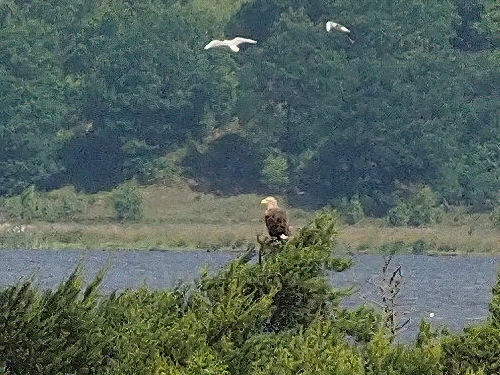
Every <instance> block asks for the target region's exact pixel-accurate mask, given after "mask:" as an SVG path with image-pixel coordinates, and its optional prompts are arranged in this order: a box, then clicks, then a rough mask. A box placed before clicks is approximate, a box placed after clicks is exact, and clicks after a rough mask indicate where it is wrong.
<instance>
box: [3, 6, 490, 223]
mask: <svg viewBox="0 0 500 375" xmlns="http://www.w3.org/2000/svg"><path fill="white" fill-rule="evenodd" d="M328 19H334V20H336V21H339V22H341V23H344V24H346V25H347V26H348V27H349V28H350V29H352V30H353V32H352V37H353V39H354V43H352V44H351V43H350V42H349V40H348V39H347V38H346V37H345V35H342V34H338V33H326V31H325V30H324V23H325V21H326V20H328ZM498 26H499V19H498V6H497V5H496V3H495V2H494V1H491V0H455V1H453V0H444V1H430V2H422V1H417V0H411V1H391V2H387V1H373V0H360V1H347V0H329V1H326V0H288V1H286V0H247V1H243V0H241V1H229V0H217V1H213V0H212V1H208V0H192V1H182V0H147V1H143V0H141V1H137V0H127V1H125V0H71V1H70V0H59V1H49V2H47V1H43V0H26V1H17V0H7V1H2V2H1V4H0V194H2V195H5V194H8V195H10V194H17V193H20V192H22V191H23V190H25V189H26V188H27V187H28V186H30V185H33V184H34V185H36V186H37V187H38V188H39V189H50V188H53V187H58V186H62V185H65V184H72V185H75V186H76V187H77V189H85V190H87V191H97V190H100V189H107V188H110V187H113V186H115V185H116V184H118V183H120V182H122V181H123V180H126V179H129V178H132V177H134V176H135V177H137V178H140V179H146V180H147V179H148V178H149V176H150V172H151V170H154V169H155V168H156V169H157V168H158V166H159V165H161V164H162V163H161V162H160V163H159V162H158V161H159V160H160V161H161V160H164V159H162V158H163V157H164V156H165V155H166V154H169V153H173V152H175V151H179V150H181V151H182V152H177V153H176V155H177V159H176V160H174V162H175V163H178V166H180V165H181V166H183V168H184V172H182V173H184V174H185V175H188V176H191V177H193V178H194V179H195V180H198V182H200V183H201V184H202V185H203V186H204V187H205V188H207V189H213V190H219V191H221V192H223V193H231V194H233V193H239V192H242V191H258V190H263V189H267V190H276V191H279V192H287V193H289V194H290V198H291V199H294V200H295V201H296V203H301V204H305V205H312V206H316V207H317V206H322V205H325V204H337V203H338V202H340V201H341V199H342V198H349V197H352V196H354V195H355V194H358V195H359V198H360V200H361V202H362V204H363V207H364V208H365V211H366V212H367V213H369V214H381V213H384V212H385V211H386V210H387V209H388V208H389V207H391V206H393V205H394V204H395V203H396V201H395V197H394V195H393V192H394V190H395V189H396V183H397V182H398V181H399V182H402V183H404V184H407V185H408V184H415V183H425V184H427V185H430V186H432V188H433V190H434V191H436V192H438V193H439V194H441V195H442V196H444V197H445V198H446V199H447V200H448V201H449V202H450V203H465V204H478V203H482V204H484V203H487V204H489V205H490V206H491V203H494V204H496V199H497V198H498V197H497V196H496V195H495V192H496V191H497V190H498V189H497V188H498V178H499V175H498V170H499V169H498V159H499V154H498V140H499V135H498V112H497V111H496V107H497V103H498V91H497V90H495V66H496V65H497V63H498V60H497V59H496V58H495V54H496V52H497V51H498V50H497V48H498V40H497V39H495V35H497V34H495V33H497V31H498ZM234 35H243V36H248V37H253V38H255V39H257V40H258V44H257V45H255V46H251V47H243V48H242V51H240V52H239V53H238V54H234V53H231V52H230V51H228V50H208V51H205V50H204V49H203V46H204V45H205V44H206V43H207V42H208V41H210V40H211V39H214V38H219V39H223V38H224V37H232V36H234ZM179 155H180V156H179ZM166 170H167V174H168V173H176V172H174V171H177V170H178V168H177V167H173V166H172V165H171V163H170V164H169V165H168V166H167V167H166ZM170 177H171V176H170ZM165 178H166V179H167V180H168V178H169V176H165ZM165 178H164V179H165ZM299 191H302V192H304V194H301V195H296V193H297V192H299Z"/></svg>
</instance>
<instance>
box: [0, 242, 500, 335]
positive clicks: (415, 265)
mask: <svg viewBox="0 0 500 375" xmlns="http://www.w3.org/2000/svg"><path fill="white" fill-rule="evenodd" d="M235 256H236V254H234V253H224V252H205V251H184V252H181V251H165V252H159V251H150V252H145V251H114V252H106V251H99V250H95V251H94V250H93V251H78V250H61V251H58V250H2V251H1V252H0V287H2V286H6V285H13V284H15V283H17V282H18V281H19V280H22V279H23V278H26V277H35V280H36V281H37V282H38V284H39V285H40V287H42V288H53V287H55V286H57V285H58V284H59V283H60V282H61V281H64V280H65V279H66V278H67V277H68V276H69V274H71V272H72V271H73V270H74V269H75V267H76V266H77V264H79V263H80V262H81V263H82V265H83V267H84V270H85V275H86V277H87V280H88V279H90V278H92V277H93V276H94V275H95V274H96V273H97V272H98V271H99V270H100V269H102V268H103V267H107V268H108V269H107V273H106V276H105V278H104V280H103V283H102V289H103V290H104V291H106V292H109V291H112V290H123V289H126V288H138V287H141V286H145V285H146V286H149V287H151V288H164V287H172V286H175V285H176V284H179V283H180V282H186V281H192V280H194V279H195V278H197V277H198V276H199V274H200V270H201V269H202V267H206V266H208V267H209V268H211V269H215V268H217V267H220V266H222V265H224V264H225V263H227V262H228V261H229V260H230V259H232V258H233V257H235ZM355 262H356V263H355V265H354V266H353V267H351V268H350V269H348V270H346V271H344V272H341V273H334V274H332V277H331V278H332V281H333V283H334V284H335V285H338V286H344V285H351V286H355V287H356V288H357V289H358V292H356V293H355V294H354V295H353V296H351V297H349V298H347V299H346V300H345V301H344V304H345V305H346V306H348V307H352V306H356V305H359V304H362V303H369V304H375V305H376V304H378V303H380V302H381V296H380V292H379V287H378V286H379V284H380V280H381V268H382V266H383V263H384V259H383V257H382V256H377V255H360V256H356V258H355ZM499 264H500V257H498V256H497V257H469V256H455V257H429V256H416V255H401V256H395V257H393V259H392V261H391V264H390V266H389V269H394V267H396V266H397V265H401V270H402V275H403V278H402V280H403V283H402V286H401V292H400V297H399V299H398V300H397V302H398V304H399V306H397V307H396V312H397V313H398V314H399V315H401V321H403V320H405V319H406V318H407V317H409V318H410V323H409V324H407V325H406V327H405V329H404V330H403V331H402V332H401V334H400V338H401V339H402V340H403V341H406V340H407V339H410V338H412V337H414V336H415V334H416V332H417V331H418V326H419V324H420V321H421V320H422V319H426V320H428V321H430V322H432V323H433V324H434V326H435V327H441V326H443V327H444V326H446V327H448V328H449V329H450V330H451V331H459V330H461V329H462V328H463V327H464V326H467V325H469V324H473V323H477V322H480V321H481V320H483V319H484V318H486V316H487V315H488V303H489V301H490V298H491V288H492V287H493V285H494V283H495V280H496V275H497V271H498V266H499ZM431 313H433V314H434V316H433V317H432V318H431V317H430V316H429V314H431Z"/></svg>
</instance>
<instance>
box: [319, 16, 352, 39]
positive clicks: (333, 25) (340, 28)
mask: <svg viewBox="0 0 500 375" xmlns="http://www.w3.org/2000/svg"><path fill="white" fill-rule="evenodd" d="M332 29H333V30H336V31H340V32H343V33H346V34H350V33H351V30H349V29H348V28H347V27H345V26H342V25H341V24H339V23H337V22H332V21H328V22H327V23H326V31H327V32H330V31H331V30H332ZM347 37H348V38H349V40H350V41H351V43H354V40H352V39H351V37H350V36H347Z"/></svg>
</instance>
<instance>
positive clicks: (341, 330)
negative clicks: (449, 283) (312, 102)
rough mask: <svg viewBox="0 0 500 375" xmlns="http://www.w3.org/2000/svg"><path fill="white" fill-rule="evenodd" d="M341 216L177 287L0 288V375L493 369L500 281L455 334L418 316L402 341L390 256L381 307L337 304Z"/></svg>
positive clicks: (73, 284) (27, 284)
mask: <svg viewBox="0 0 500 375" xmlns="http://www.w3.org/2000/svg"><path fill="white" fill-rule="evenodd" d="M337 221H338V217H337V216H336V215H335V214H334V213H332V212H321V213H318V214H316V215H315V216H314V217H313V218H312V219H310V220H309V222H308V223H306V224H305V225H304V226H303V227H302V228H301V229H300V230H298V231H297V232H296V234H295V235H293V236H292V237H291V238H290V239H289V240H288V241H287V242H286V243H280V242H273V241H262V242H261V243H260V248H259V253H260V254H262V259H261V260H260V259H259V262H258V263H257V262H249V260H250V257H249V256H248V255H251V254H253V251H251V252H249V253H248V254H245V255H244V256H241V257H237V258H236V259H234V260H233V261H231V262H230V263H229V264H227V265H226V266H225V267H222V268H221V269H219V270H218V271H217V272H214V273H208V272H206V273H202V275H201V276H200V278H199V279H197V280H196V281H195V282H194V283H193V284H192V285H181V286H179V287H177V288H174V289H164V290H151V289H148V288H141V289H138V290H132V289H129V290H124V291H122V292H116V293H112V294H111V295H109V294H103V293H102V291H101V290H100V287H99V286H100V282H101V280H102V278H103V277H104V273H105V271H101V272H100V273H99V274H98V275H97V276H96V277H95V278H94V280H92V281H91V282H90V283H86V282H85V280H84V279H83V278H82V273H81V272H80V271H81V269H79V268H77V269H76V270H75V272H73V274H72V275H70V276H69V277H68V279H67V280H66V281H64V282H62V283H61V284H60V285H59V287H57V288H55V289H53V290H50V289H49V290H44V291H43V290H41V289H40V288H39V287H38V286H37V285H36V284H35V283H33V281H32V280H29V279H28V280H23V281H20V282H19V283H18V284H17V285H15V286H9V287H6V288H3V289H0V308H1V309H2V314H1V317H0V326H1V327H2V329H1V330H0V347H1V348H2V355H0V373H2V374H41V373H43V374H46V373H47V374H48V373H54V374H55V373H58V374H59V373H61V374H62V373H64V374H66V373H71V374H73V373H74V374H76V373H78V374H103V375H104V374H107V375H111V374H117V375H118V374H120V375H127V374H129V375H135V374H158V375H201V374H207V375H216V374H217V375H222V374H225V375H230V374H249V375H264V374H265V375H274V374H276V375H277V374H299V373H300V374H304V375H306V374H339V375H388V374H401V375H410V374H411V375H424V374H425V375H442V374H449V375H463V374H467V375H490V374H491V375H493V374H498V370H499V363H500V362H499V353H498V344H499V337H500V336H499V335H498V333H499V317H500V315H499V313H500V299H499V296H500V294H499V292H500V278H497V282H496V285H495V286H494V287H493V290H492V298H491V302H490V304H489V313H488V317H487V318H486V319H485V320H483V321H481V322H478V324H475V325H471V326H469V327H466V328H465V329H464V331H463V332H460V333H452V332H450V331H448V330H447V329H446V327H442V326H441V327H439V326H436V325H435V323H434V322H428V321H426V320H425V319H423V320H422V321H421V324H420V329H419V333H418V335H417V338H416V339H415V340H414V341H412V342H411V343H408V344H400V343H398V342H397V341H396V340H395V339H396V337H397V335H398V333H399V332H400V331H401V329H403V327H404V326H405V324H406V323H405V318H404V316H403V315H402V311H401V308H402V306H400V305H399V304H398V303H397V302H398V301H397V291H398V290H399V289H398V288H399V287H398V285H399V284H400V282H401V277H402V275H401V272H400V271H399V276H397V275H398V270H400V267H396V268H394V267H393V266H392V265H391V264H389V262H390V257H389V258H388V259H389V260H387V261H386V263H385V266H384V268H383V270H382V274H383V276H384V277H383V278H382V280H381V282H380V286H381V293H382V294H381V297H382V306H381V308H380V309H377V308H375V307H374V306H370V305H364V306H361V307H359V308H356V309H354V310H352V309H345V308H343V307H341V305H340V303H341V300H342V298H344V297H346V296H348V295H349V294H350V291H349V290H348V289H342V288H340V289H339V288H337V287H335V286H334V285H332V284H331V283H330V280H329V278H328V276H327V275H328V272H329V271H335V272H342V271H344V270H345V269H347V268H349V267H350V266H351V264H352V261H350V260H349V259H346V258H344V257H338V256H336V255H334V254H332V246H333V241H334V240H335V238H336V235H337V232H338V231H337ZM391 275H392V276H391ZM385 276H388V277H387V278H386V277H385ZM389 276H390V280H389ZM499 276H500V275H499ZM394 290H396V292H394ZM389 294H391V295H389Z"/></svg>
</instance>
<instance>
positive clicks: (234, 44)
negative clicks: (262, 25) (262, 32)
mask: <svg viewBox="0 0 500 375" xmlns="http://www.w3.org/2000/svg"><path fill="white" fill-rule="evenodd" d="M242 43H250V44H256V43H257V41H256V40H253V39H248V38H241V37H239V36H238V37H236V38H234V39H231V40H217V39H216V40H212V41H211V42H210V43H208V44H207V45H206V46H205V49H210V48H214V47H228V48H230V49H231V51H234V52H238V51H239V50H240V48H239V47H238V46H239V45H240V44H242Z"/></svg>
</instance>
